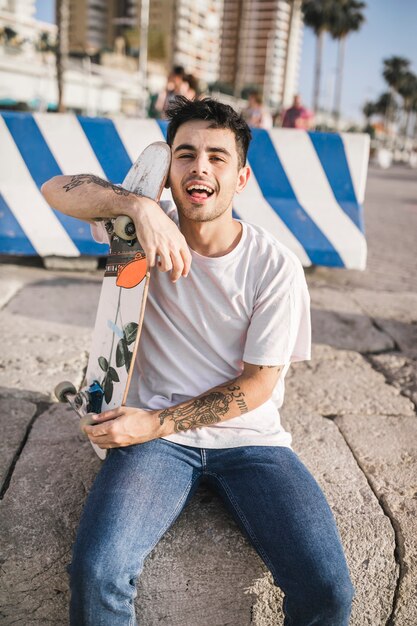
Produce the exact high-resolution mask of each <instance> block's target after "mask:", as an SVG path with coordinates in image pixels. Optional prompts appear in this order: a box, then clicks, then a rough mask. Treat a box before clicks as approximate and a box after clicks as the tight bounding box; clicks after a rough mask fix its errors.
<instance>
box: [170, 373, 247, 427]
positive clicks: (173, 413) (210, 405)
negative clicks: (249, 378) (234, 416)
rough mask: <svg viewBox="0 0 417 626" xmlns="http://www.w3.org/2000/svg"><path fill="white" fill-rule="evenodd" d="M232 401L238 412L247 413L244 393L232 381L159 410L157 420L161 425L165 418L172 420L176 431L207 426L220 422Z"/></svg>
mask: <svg viewBox="0 0 417 626" xmlns="http://www.w3.org/2000/svg"><path fill="white" fill-rule="evenodd" d="M223 389H224V391H223ZM233 402H235V403H236V404H237V406H238V408H239V410H240V413H247V411H248V410H249V409H248V406H247V404H246V401H245V394H244V393H243V391H241V390H240V387H239V385H236V384H235V383H233V382H232V383H231V384H229V385H226V386H225V387H220V388H218V389H217V390H214V391H210V392H209V393H207V394H205V395H203V396H200V398H195V399H194V400H191V401H190V402H187V403H185V404H182V405H179V406H174V407H171V408H168V409H165V410H164V411H161V412H160V413H159V421H160V424H161V426H162V425H163V424H164V422H165V420H167V419H170V420H172V421H173V422H174V432H176V433H178V432H181V431H185V430H189V429H190V428H198V427H201V426H209V425H210V424H216V423H217V422H220V421H221V420H222V418H224V417H225V416H226V415H227V413H228V412H229V410H230V408H231V405H232V404H233Z"/></svg>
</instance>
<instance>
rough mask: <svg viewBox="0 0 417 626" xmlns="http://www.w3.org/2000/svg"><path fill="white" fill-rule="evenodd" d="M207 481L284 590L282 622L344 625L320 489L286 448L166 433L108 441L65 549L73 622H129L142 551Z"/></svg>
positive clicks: (333, 534) (337, 560) (340, 580)
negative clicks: (205, 443)
mask: <svg viewBox="0 0 417 626" xmlns="http://www.w3.org/2000/svg"><path fill="white" fill-rule="evenodd" d="M202 478H205V479H207V480H208V481H209V482H210V483H211V484H212V485H213V486H215V488H216V490H217V491H218V493H219V495H220V496H221V497H222V499H223V500H224V501H225V504H226V505H227V507H228V509H229V510H230V511H231V513H232V515H233V516H234V518H235V520H236V521H237V523H238V524H239V526H240V527H241V529H242V530H243V532H244V533H245V534H246V536H247V537H248V539H249V541H250V542H251V543H252V545H253V546H254V547H255V549H256V550H257V551H258V553H259V555H260V556H261V558H262V559H263V561H264V562H265V564H266V566H267V567H268V569H269V570H270V571H271V573H272V575H273V578H274V583H275V584H276V585H278V586H279V587H280V588H281V589H282V590H283V592H284V594H285V599H284V607H283V608H284V613H285V622H284V623H285V625H286V626H307V625H313V624H314V625H316V626H347V624H348V623H349V615H350V608H351V602H352V597H353V588H352V585H351V582H350V579H349V573H348V569H347V566H346V561H345V558H344V555H343V550H342V547H341V544H340V539H339V536H338V532H337V529H336V525H335V522H334V519H333V516H332V513H331V511H330V509H329V506H328V504H327V502H326V500H325V497H324V495H323V493H322V491H321V490H320V488H319V486H318V485H317V483H316V481H315V480H314V478H313V477H312V476H311V474H310V473H309V472H308V471H307V469H306V468H305V467H304V465H303V464H302V463H301V461H300V460H299V459H298V457H297V455H296V454H295V453H294V452H293V451H292V450H290V449H288V448H283V447H269V446H268V447H267V446H248V447H239V448H226V449H217V450H211V449H200V448H192V447H188V446H182V445H178V444H175V443H172V442H169V441H166V440H164V439H155V440H153V441H149V442H147V443H144V444H140V445H135V446H129V447H126V448H115V449H113V450H111V452H110V454H109V455H108V456H107V459H106V461H105V462H104V464H103V466H102V468H101V470H100V472H99V474H98V476H97V478H96V480H95V483H94V485H93V487H92V490H91V492H90V494H89V496H88V498H87V502H86V505H85V508H84V512H83V515H82V518H81V522H80V526H79V529H78V535H77V539H76V542H75V545H74V549H73V560H72V564H71V566H70V568H69V570H70V574H71V607H70V619H71V625H72V626H98V625H99V626H122V624H123V625H125V626H127V625H135V624H136V623H137V622H136V620H135V609H134V598H135V595H136V589H135V583H136V579H137V577H138V575H139V574H140V572H141V570H142V566H143V562H144V559H145V557H146V556H147V555H148V554H149V553H150V552H151V550H152V549H153V548H154V546H155V545H156V544H157V542H158V541H159V540H160V539H161V537H162V536H163V534H164V533H165V532H166V531H167V529H168V528H169V527H170V526H171V524H172V523H173V522H174V520H175V519H176V518H177V516H178V515H179V514H180V513H181V511H182V509H183V508H184V506H185V505H186V503H187V502H188V500H189V499H190V497H191V496H192V494H193V493H194V491H195V490H196V488H197V486H198V483H199V482H200V480H201V479H202Z"/></svg>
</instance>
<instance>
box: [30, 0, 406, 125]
mask: <svg viewBox="0 0 417 626" xmlns="http://www.w3.org/2000/svg"><path fill="white" fill-rule="evenodd" d="M365 2H366V5H367V7H366V9H365V11H364V13H365V18H366V22H365V24H364V25H363V26H362V28H361V30H360V31H359V32H357V33H352V34H351V35H349V37H348V38H347V42H346V56H345V65H344V81H343V90H342V114H343V115H344V116H345V117H348V118H351V119H352V120H356V121H358V122H362V121H363V117H362V107H363V105H364V103H365V101H367V100H376V99H377V98H378V97H379V95H380V94H381V93H382V92H383V91H386V90H387V86H386V83H385V81H384V79H383V78H382V68H383V59H386V58H389V57H391V56H401V57H405V58H406V59H408V60H409V61H410V63H411V70H412V71H413V72H414V73H415V74H417V43H416V31H417V0H365ZM54 4H55V2H54V0H37V2H36V7H37V13H36V17H37V18H38V19H41V20H44V21H46V22H53V21H54V8H53V7H54ZM315 42H316V38H315V36H314V34H313V32H312V31H311V30H310V29H309V28H305V29H304V40H303V50H302V58H301V69H300V79H299V93H300V94H301V97H302V99H303V101H304V103H305V104H306V105H307V106H311V104H312V92H313V73H314V60H315ZM336 55H337V44H336V42H334V41H333V40H332V39H330V37H329V36H327V37H326V39H325V43H324V50H323V71H322V84H321V98H320V104H321V105H322V106H323V107H324V108H327V109H331V108H332V102H333V92H334V82H335V80H334V79H335V70H336Z"/></svg>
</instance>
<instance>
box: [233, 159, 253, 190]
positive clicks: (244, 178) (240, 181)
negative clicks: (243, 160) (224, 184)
mask: <svg viewBox="0 0 417 626" xmlns="http://www.w3.org/2000/svg"><path fill="white" fill-rule="evenodd" d="M250 176H251V170H250V167H249V165H245V166H244V167H242V168H241V169H240V170H239V174H238V178H237V184H236V193H240V192H241V191H243V190H244V188H245V187H246V185H247V182H248V180H249V178H250Z"/></svg>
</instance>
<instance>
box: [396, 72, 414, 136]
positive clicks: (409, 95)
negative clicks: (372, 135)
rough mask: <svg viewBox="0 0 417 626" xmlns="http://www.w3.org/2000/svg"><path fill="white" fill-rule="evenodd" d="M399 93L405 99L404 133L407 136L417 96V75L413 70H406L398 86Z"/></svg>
mask: <svg viewBox="0 0 417 626" xmlns="http://www.w3.org/2000/svg"><path fill="white" fill-rule="evenodd" d="M398 93H399V94H400V96H401V97H402V99H403V110H404V118H405V119H404V126H403V134H404V137H407V131H408V128H409V125H410V116H411V112H412V110H413V102H414V100H415V99H416V98H417V76H416V75H415V74H413V72H410V71H407V72H404V74H403V77H402V79H401V82H400V84H399V86H398Z"/></svg>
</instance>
